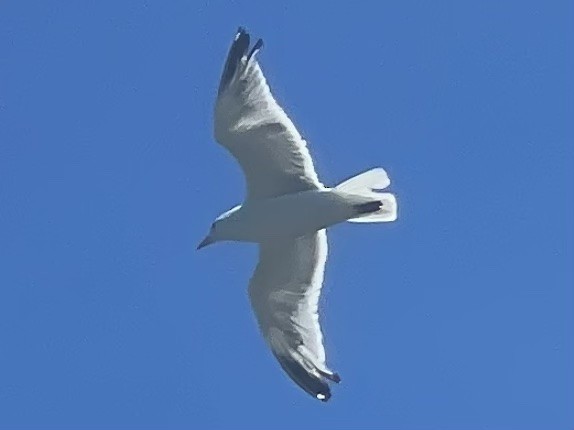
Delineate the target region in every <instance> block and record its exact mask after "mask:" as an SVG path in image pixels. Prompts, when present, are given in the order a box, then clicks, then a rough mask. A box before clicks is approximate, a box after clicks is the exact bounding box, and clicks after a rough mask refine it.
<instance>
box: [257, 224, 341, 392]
mask: <svg viewBox="0 0 574 430" xmlns="http://www.w3.org/2000/svg"><path fill="white" fill-rule="evenodd" d="M326 259H327V235H326V233H325V230H320V231H318V232H317V233H313V234H310V235H307V236H303V237H300V238H296V239H290V240H282V241H274V242H270V243H263V244H261V245H260V252H259V263H258V264H257V268H256V269H255V273H254V274H253V277H252V279H251V282H250V284H249V297H250V299H251V305H252V307H253V310H254V312H255V316H256V318H257V321H258V323H259V327H260V329H261V332H262V334H263V336H264V337H265V339H266V341H267V343H268V344H269V346H270V348H271V350H272V352H273V354H274V355H275V357H276V358H277V360H278V361H279V364H280V365H281V367H282V368H283V369H284V370H285V372H286V373H287V374H288V375H289V376H290V377H291V378H292V379H293V381H295V383H297V384H298V385H299V386H300V387H301V388H303V389H304V390H305V391H306V392H308V393H309V394H311V395H312V396H313V397H316V398H318V399H320V400H323V401H326V400H328V399H329V398H330V397H331V392H330V389H329V385H328V384H327V382H328V381H329V380H331V381H334V382H339V380H340V379H339V376H338V375H337V374H336V373H334V372H332V371H331V370H329V369H328V368H327V366H326V364H325V348H324V346H323V335H322V333H321V327H320V325H319V315H318V304H319V295H320V293H321V287H322V284H323V272H324V270H325V262H326Z"/></svg>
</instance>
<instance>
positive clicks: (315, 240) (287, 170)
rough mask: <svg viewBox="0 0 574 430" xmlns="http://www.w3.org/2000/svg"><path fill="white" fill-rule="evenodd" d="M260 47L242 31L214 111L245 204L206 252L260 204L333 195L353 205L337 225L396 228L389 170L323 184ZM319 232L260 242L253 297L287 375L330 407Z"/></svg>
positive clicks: (224, 220)
mask: <svg viewBox="0 0 574 430" xmlns="http://www.w3.org/2000/svg"><path fill="white" fill-rule="evenodd" d="M262 46H263V42H262V41H261V39H259V40H258V41H257V42H256V43H255V44H254V45H253V46H252V47H251V41H250V37H249V35H248V34H247V32H246V31H245V30H244V29H243V28H239V30H238V31H237V34H236V36H235V39H234V41H233V43H232V45H231V48H230V49H229V54H228V57H227V60H226V62H225V65H224V69H223V73H222V77H221V83H220V86H219V90H218V95H217V101H216V104H215V114H214V117H215V124H214V132H215V138H216V140H217V141H218V142H219V143H220V144H221V145H222V146H224V147H225V148H226V149H227V150H228V151H229V152H230V153H231V154H232V155H233V156H234V157H235V158H236V159H237V161H238V162H239V164H240V166H241V169H242V170H243V173H244V175H245V179H246V185H247V196H246V200H245V203H244V205H243V206H242V207H237V208H234V209H232V210H230V211H228V212H227V213H225V214H223V215H222V216H220V217H219V218H218V219H217V220H216V223H214V224H213V225H212V232H211V233H210V234H213V235H218V234H219V235H220V236H219V237H218V238H215V239H214V238H213V237H210V236H208V237H207V238H206V239H205V240H204V241H203V242H202V244H200V246H205V245H206V244H209V243H213V242H214V241H215V240H244V239H237V236H235V237H232V236H233V235H232V233H233V234H237V231H238V229H236V231H235V232H230V231H228V232H227V236H225V235H223V233H221V231H222V230H218V228H220V229H221V226H229V225H237V224H234V222H235V221H237V220H238V219H240V214H244V216H245V217H247V215H245V214H247V213H248V212H249V210H248V209H247V207H251V208H253V207H256V206H257V205H256V204H255V203H260V202H265V204H267V203H268V202H269V201H270V200H268V199H279V198H286V197H293V196H295V195H296V196H297V198H299V197H298V196H302V195H306V196H309V195H315V194H321V193H324V192H331V190H333V193H339V194H337V195H336V197H337V198H339V197H340V196H343V198H344V199H345V198H348V202H350V203H349V206H348V207H346V206H345V205H343V206H345V207H344V208H343V209H344V210H348V215H345V216H343V217H340V219H337V220H336V222H342V221H345V220H349V221H352V222H386V221H393V220H394V219H395V218H396V201H395V199H394V196H393V195H392V194H389V193H378V192H376V190H380V189H383V188H385V187H387V186H388V185H389V183H390V181H389V179H388V176H387V174H386V172H385V171H384V170H383V169H381V168H375V169H371V170H369V171H367V172H364V173H362V174H360V175H357V176H355V177H353V178H351V179H349V180H347V181H345V182H343V183H341V184H339V185H338V186H337V187H334V188H332V189H326V188H325V187H324V186H323V184H322V183H321V182H320V181H319V179H318V177H317V174H316V172H315V168H314V166H313V161H312V159H311V156H310V154H309V151H308V149H307V144H306V142H305V140H304V139H303V138H302V137H301V134H300V133H299V132H298V131H297V129H296V128H295V126H294V124H293V122H292V121H291V120H290V119H289V117H288V116H287V115H286V114H285V112H284V111H283V109H282V108H281V107H280V106H279V104H278V103H277V102H276V100H275V99H274V98H273V95H272V94H271V91H270V89H269V86H268V84H267V81H266V79H265V77H264V75H263V72H262V71H261V68H260V66H259V64H258V62H257V58H256V57H257V53H258V51H259V50H260V49H261V47H262ZM333 195H334V194H333ZM345 196H347V197H345ZM323 197H324V195H323ZM346 201H347V200H345V202H346ZM315 203H317V202H315ZM345 204H346V203H345ZM263 206H265V205H260V207H263ZM290 207H291V206H290ZM305 208H308V207H307V206H305ZM277 212H278V211H276V212H275V213H277ZM310 212H311V211H309V213H310ZM319 212H321V211H319ZM305 213H306V214H307V212H305ZM321 213H322V212H321ZM344 213H346V212H344ZM307 215H308V214H307ZM330 215H331V217H332V216H333V215H332V214H330ZM309 216H310V215H309ZM253 219H254V218H251V220H253ZM273 219H274V220H277V219H284V220H285V221H282V222H283V224H281V225H285V224H286V223H290V224H291V227H293V224H294V221H293V219H292V217H290V216H289V213H287V212H285V213H283V218H281V217H279V216H277V217H275V218H273ZM246 224H247V223H246ZM218 225H219V226H220V227H218ZM254 225H255V226H256V228H255V230H256V231H257V232H260V231H261V230H262V228H260V227H257V226H258V225H261V224H258V223H253V222H252V223H251V226H254ZM318 225H319V227H314V228H313V229H311V230H312V231H311V232H307V231H305V234H302V235H299V236H295V235H294V236H293V237H290V236H289V237H280V238H275V239H273V240H258V241H257V242H259V262H258V264H257V267H256V269H255V272H254V274H253V277H252V278H251V281H250V283H249V289H248V291H249V297H250V301H251V305H252V307H253V310H254V313H255V316H256V319H257V322H258V325H259V328H260V330H261V333H262V334H263V337H264V338H265V340H266V341H267V344H268V345H269V347H270V348H271V351H272V353H273V355H274V356H275V357H276V358H277V360H278V362H279V364H280V365H281V367H282V368H283V370H284V371H285V373H286V374H287V375H289V377H290V378H291V379H292V380H293V381H294V382H295V383H296V384H297V385H299V386H300V387H301V388H302V389H303V390H305V391H306V392H307V393H309V394H310V395H312V396H313V397H315V398H317V399H319V400H321V401H327V400H329V398H330V397H331V391H330V387H329V383H331V382H336V383H337V382H339V381H340V380H341V378H340V377H339V375H338V374H337V373H335V372H333V371H332V370H330V369H329V368H328V367H327V364H326V357H325V348H324V345H323V334H322V332H321V327H320V325H319V315H318V302H319V296H320V292H321V288H322V285H323V273H324V269H325V262H326V259H327V250H328V245H327V235H326V231H325V229H324V227H327V226H328V225H327V224H318ZM321 225H324V227H323V226H321ZM329 225H331V224H329ZM315 228H319V229H318V230H317V231H315ZM218 231H219V233H218ZM244 231H245V230H242V233H243V232H244ZM285 231H292V230H288V229H287V228H285ZM293 231H294V230H293Z"/></svg>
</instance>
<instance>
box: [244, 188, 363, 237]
mask: <svg viewBox="0 0 574 430" xmlns="http://www.w3.org/2000/svg"><path fill="white" fill-rule="evenodd" d="M352 215H353V214H352V211H351V209H350V208H349V206H348V204H346V202H345V201H344V200H343V199H341V198H340V196H339V195H338V194H337V193H336V192H333V191H332V190H330V189H324V190H312V191H303V192H299V193H294V194H287V195H283V196H279V197H273V198H270V199H264V200H257V201H249V202H246V203H245V204H244V205H243V206H242V208H241V210H240V211H238V213H237V219H236V222H237V227H238V230H241V232H242V233H241V234H242V237H241V238H239V237H238V238H237V240H242V241H248V242H263V241H266V240H270V239H279V238H288V237H299V236H303V235H305V234H309V233H313V232H315V231H317V230H321V229H323V228H326V227H329V226H331V225H333V224H337V223H339V222H342V221H345V220H347V219H348V218H350V217H351V216H352Z"/></svg>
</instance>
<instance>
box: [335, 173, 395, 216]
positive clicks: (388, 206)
mask: <svg viewBox="0 0 574 430" xmlns="http://www.w3.org/2000/svg"><path fill="white" fill-rule="evenodd" d="M390 183H391V180H390V179H389V176H388V175H387V172H385V170H384V169H383V168H381V167H377V168H375V169H371V170H368V171H366V172H363V173H360V174H359V175H357V176H353V177H352V178H350V179H347V180H346V181H344V182H342V183H341V184H339V185H337V186H336V187H335V189H337V190H339V191H341V192H344V193H347V194H353V195H356V196H361V197H368V198H370V199H373V201H377V200H378V201H380V202H381V208H380V209H379V210H378V211H377V212H372V213H368V214H364V215H361V216H359V217H357V218H352V219H350V220H349V222H365V223H367V222H390V221H394V220H396V219H397V199H396V198H395V196H394V195H393V194H391V193H381V192H378V190H382V189H384V188H387V187H388V186H389V185H390Z"/></svg>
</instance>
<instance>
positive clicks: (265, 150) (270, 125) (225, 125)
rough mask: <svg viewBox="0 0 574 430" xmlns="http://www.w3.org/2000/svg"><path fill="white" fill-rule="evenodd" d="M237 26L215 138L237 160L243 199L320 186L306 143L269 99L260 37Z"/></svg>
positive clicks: (217, 111)
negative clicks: (260, 56)
mask: <svg viewBox="0 0 574 430" xmlns="http://www.w3.org/2000/svg"><path fill="white" fill-rule="evenodd" d="M249 44H250V37H249V34H247V33H246V32H245V30H243V29H242V28H239V30H238V32H237V35H236V36H235V40H234V41H233V44H232V45H231V48H230V50H229V54H228V56H227V61H226V62H225V66H224V69H223V74H222V77H221V83H220V85H219V91H218V95H217V101H216V104H215V130H214V131H215V138H216V139H217V141H218V142H219V143H220V144H221V145H223V146H224V147H225V148H227V149H228V150H229V152H231V154H232V155H233V156H234V157H235V158H236V159H237V161H239V164H240V165H241V168H242V170H243V173H244V174H245V178H246V181H247V199H261V198H267V197H275V196H279V195H282V194H288V193H294V192H298V191H306V190H311V189H317V188H322V187H323V185H322V184H321V182H319V179H318V178H317V173H316V172H315V168H314V166H313V161H312V160H311V156H310V155H309V151H308V149H307V144H306V142H305V140H304V139H303V138H302V137H301V135H300V134H299V132H298V131H297V129H296V128H295V126H294V125H293V123H292V122H291V120H290V119H289V117H288V116H287V115H286V114H285V112H284V111H283V109H281V106H279V104H278V103H277V102H276V101H275V99H274V98H273V96H272V95H271V91H270V90H269V86H268V85H267V81H266V80H265V77H264V76H263V72H262V71H261V68H260V67H259V64H258V63H257V60H256V58H255V57H256V54H257V52H258V51H259V49H261V47H262V46H263V42H262V40H261V39H259V40H258V41H257V43H255V45H254V46H253V48H252V49H251V50H249Z"/></svg>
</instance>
